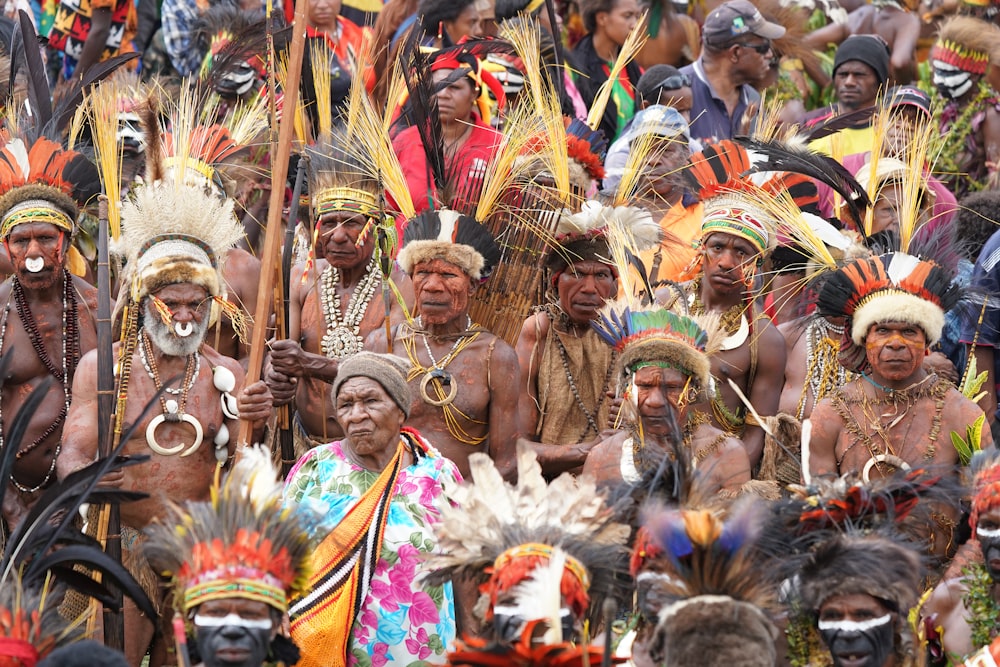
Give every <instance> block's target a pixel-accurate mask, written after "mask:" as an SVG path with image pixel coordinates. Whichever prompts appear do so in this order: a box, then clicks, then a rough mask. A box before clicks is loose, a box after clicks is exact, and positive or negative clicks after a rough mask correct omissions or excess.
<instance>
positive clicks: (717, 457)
mask: <svg viewBox="0 0 1000 667" xmlns="http://www.w3.org/2000/svg"><path fill="white" fill-rule="evenodd" d="M718 326H719V325H718V319H717V318H716V317H713V316H708V317H702V318H699V319H695V318H692V317H690V316H687V315H678V314H677V313H674V312H671V311H670V310H668V309H666V308H663V307H660V306H653V307H647V308H643V309H639V308H635V309H633V308H632V307H630V306H628V305H623V304H622V303H617V304H611V305H609V306H607V307H606V308H605V310H604V311H603V312H602V317H601V322H600V324H596V323H595V327H598V333H600V335H601V337H602V338H604V339H605V342H607V343H608V344H610V345H611V346H612V347H613V348H614V349H615V351H616V352H617V353H618V361H617V363H616V369H617V375H618V387H619V391H618V393H619V395H622V397H623V400H624V403H625V405H626V406H629V407H630V408H631V411H632V412H633V413H635V414H634V415H633V425H632V427H630V428H627V429H624V430H622V431H620V432H619V433H617V434H615V435H614V436H612V437H611V438H609V439H607V440H604V441H603V442H601V443H600V444H599V445H597V447H595V448H594V449H593V450H591V452H590V455H589V456H588V457H587V462H586V463H585V464H584V466H583V472H584V474H591V475H593V476H594V477H595V478H596V479H597V482H598V483H599V484H601V485H609V484H616V483H618V482H621V481H624V482H628V483H635V482H637V481H639V480H640V479H641V478H642V476H643V475H644V474H646V473H647V472H648V471H649V470H650V469H655V468H657V467H659V466H660V465H661V463H662V462H663V460H664V459H670V460H681V461H685V462H690V465H691V466H692V467H693V468H694V469H697V470H699V471H701V472H703V473H704V476H705V478H706V481H705V488H706V492H707V493H714V492H716V491H719V490H726V491H727V492H730V493H736V492H738V491H739V490H740V489H741V488H742V487H743V486H744V484H746V483H747V482H749V481H750V459H749V458H748V457H747V453H746V450H745V449H744V447H743V445H742V443H741V442H740V441H739V440H738V439H736V438H735V437H733V436H731V435H730V434H728V433H725V432H724V431H722V430H720V429H718V428H717V427H715V426H714V425H713V424H711V423H710V422H709V421H708V420H706V419H703V418H699V417H698V415H699V413H697V412H695V411H694V410H692V407H693V406H694V405H695V404H697V403H699V402H701V400H703V397H704V396H705V395H706V394H708V393H709V392H710V391H711V386H712V383H711V362H710V361H709V358H710V355H711V354H712V353H713V352H715V351H716V350H717V349H718V346H719V344H720V340H721V336H720V333H721V332H720V331H719V328H718ZM723 335H724V334H723ZM680 449H683V451H679V450H680Z"/></svg>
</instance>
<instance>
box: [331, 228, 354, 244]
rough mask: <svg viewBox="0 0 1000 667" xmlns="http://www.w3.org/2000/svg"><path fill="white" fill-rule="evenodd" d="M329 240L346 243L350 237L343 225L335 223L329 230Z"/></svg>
mask: <svg viewBox="0 0 1000 667" xmlns="http://www.w3.org/2000/svg"><path fill="white" fill-rule="evenodd" d="M330 240H332V241H333V242H334V243H338V244H339V243H347V242H348V241H350V240H351V237H350V236H348V234H347V230H346V229H344V225H337V226H336V227H334V228H333V231H331V232H330Z"/></svg>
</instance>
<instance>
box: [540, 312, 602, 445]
mask: <svg viewBox="0 0 1000 667" xmlns="http://www.w3.org/2000/svg"><path fill="white" fill-rule="evenodd" d="M550 326H552V327H554V326H555V322H552V323H551V324H550ZM552 335H553V336H555V337H556V347H557V348H558V350H559V361H561V362H562V367H563V372H565V373H566V381H567V382H569V388H570V391H572V392H573V398H574V399H576V407H578V408H580V412H582V413H583V416H584V417H586V418H587V426H586V428H584V429H583V433H582V434H581V435H580V437H579V438H577V439H576V441H577V442H582V441H583V439H584V438H586V437H587V435H588V434H590V431H591V430H593V431H594V435H595V436H596V435H600V434H601V429H600V428H599V427H598V425H597V417H598V415H600V413H601V406H603V405H604V401H605V400H606V399H607V392H608V386H609V385H610V384H611V375H612V371H613V370H614V367H615V364H614V357H615V355H614V353H612V355H611V359H610V361H609V363H608V370H607V372H606V373H605V374H604V384H603V386H602V387H601V391H600V393H598V395H597V405H596V406H594V410H593V411H590V410H588V409H587V405H586V404H585V403H584V402H583V397H582V396H580V389H579V388H578V387H577V386H576V378H574V377H573V372H572V371H571V370H570V368H569V353H568V352H566V347H565V346H564V345H563V342H562V338H560V337H559V334H558V333H556V332H555V331H552Z"/></svg>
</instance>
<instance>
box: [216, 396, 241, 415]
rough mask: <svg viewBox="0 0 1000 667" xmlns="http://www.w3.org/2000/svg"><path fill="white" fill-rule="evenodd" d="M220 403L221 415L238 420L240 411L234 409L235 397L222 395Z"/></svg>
mask: <svg viewBox="0 0 1000 667" xmlns="http://www.w3.org/2000/svg"><path fill="white" fill-rule="evenodd" d="M220 400H221V403H222V414H224V415H225V416H226V417H228V418H229V419H239V418H240V411H239V409H238V408H237V407H236V397H235V396H233V395H232V394H228V393H227V394H223V395H222V398H221V399H220Z"/></svg>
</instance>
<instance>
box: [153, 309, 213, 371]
mask: <svg viewBox="0 0 1000 667" xmlns="http://www.w3.org/2000/svg"><path fill="white" fill-rule="evenodd" d="M143 315H144V320H143V326H144V327H145V329H146V333H148V334H149V339H150V340H151V341H153V345H155V346H156V347H157V348H158V349H159V350H160V351H161V352H163V353H164V354H166V355H168V356H171V357H186V356H188V355H190V354H194V353H195V352H197V351H198V348H200V347H201V344H202V343H203V342H204V341H205V334H206V333H208V318H207V317H206V318H203V319H202V321H201V322H191V324H192V326H194V332H192V333H191V335H190V336H184V337H181V336H178V335H177V334H176V333H174V323H173V322H171V323H170V324H164V323H163V320H162V319H160V314H159V313H158V312H156V309H155V308H153V306H152V304H151V303H150V302H149V301H148V300H147V301H146V307H145V309H144V312H143Z"/></svg>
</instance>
